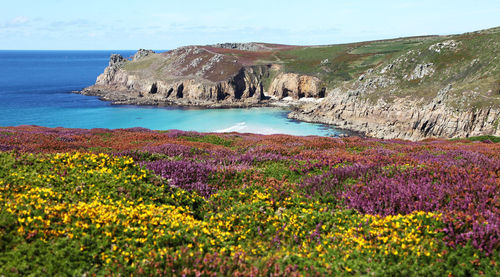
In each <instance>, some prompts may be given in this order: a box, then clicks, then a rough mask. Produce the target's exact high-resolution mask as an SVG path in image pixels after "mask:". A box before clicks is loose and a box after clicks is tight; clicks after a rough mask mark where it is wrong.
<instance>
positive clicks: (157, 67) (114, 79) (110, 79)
mask: <svg viewBox="0 0 500 277" xmlns="http://www.w3.org/2000/svg"><path fill="white" fill-rule="evenodd" d="M228 45H229V46H227V45H224V46H226V47H230V46H231V44H228ZM256 45H257V44H255V43H254V44H252V45H250V46H252V47H254V48H255V47H257V46H256ZM250 46H248V47H250ZM235 47H236V46H235ZM238 47H243V46H242V44H238ZM261 48H263V49H267V48H268V47H266V48H264V46H261ZM220 49H227V48H220ZM212 50H213V47H212V46H211V47H198V46H191V47H182V48H179V49H176V50H173V51H170V52H167V53H161V54H156V53H154V52H152V51H150V50H142V49H141V50H139V51H138V52H137V53H136V54H135V55H134V57H133V59H132V60H131V61H129V60H127V59H125V58H123V57H122V56H120V55H112V56H111V58H110V62H109V65H108V67H107V68H106V69H105V70H104V73H102V74H101V75H99V77H97V81H96V84H95V85H93V86H91V87H89V88H86V89H85V90H83V91H82V93H83V94H88V95H97V96H100V97H101V98H102V99H104V100H109V101H113V102H114V103H118V104H176V105H198V106H215V107H216V106H251V105H259V104H266V103H268V101H266V97H265V96H264V87H263V80H265V79H269V78H270V69H271V67H272V66H273V65H272V64H262V65H245V64H243V63H242V62H240V61H239V60H238V58H237V57H234V56H232V55H224V54H220V53H217V52H214V51H212ZM288 79H290V80H291V81H286V80H288ZM276 82H280V84H281V87H280V91H286V92H287V93H286V94H285V95H284V93H283V92H281V95H282V96H281V97H279V98H283V97H285V96H287V95H288V94H290V96H293V97H294V98H295V99H299V98H302V97H309V96H318V95H319V94H320V93H323V94H324V88H320V86H319V79H318V78H314V77H312V76H306V75H298V74H294V75H293V76H288V75H280V76H279V78H277V79H276V80H275V81H273V84H274V83H276ZM275 87H277V85H275ZM277 91H278V89H277ZM288 92H289V93H288ZM283 95H284V96H283Z"/></svg>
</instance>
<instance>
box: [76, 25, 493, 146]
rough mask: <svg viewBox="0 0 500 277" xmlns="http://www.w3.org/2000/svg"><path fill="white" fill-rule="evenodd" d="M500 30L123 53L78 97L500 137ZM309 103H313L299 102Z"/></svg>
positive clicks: (408, 132) (391, 132) (394, 133)
mask: <svg viewBox="0 0 500 277" xmlns="http://www.w3.org/2000/svg"><path fill="white" fill-rule="evenodd" d="M499 49H500V28H493V29H488V30H483V31H479V32H474V33H466V34H462V35H453V36H427V37H411V38H400V39H392V40H382V41H371V42H361V43H353V44H343V45H327V46H308V47H304V46H288V45H277V44H265V43H222V44H216V45H210V46H187V47H181V48H178V49H175V50H173V51H169V52H165V53H154V52H152V51H150V50H142V49H141V50H139V51H138V52H137V53H136V54H135V55H134V56H133V57H132V58H131V59H130V60H129V59H125V58H123V57H121V56H119V55H113V56H111V58H110V62H109V66H108V67H107V68H106V69H105V70H104V73H103V74H101V75H100V76H99V77H98V78H97V81H96V84H95V85H93V86H91V87H89V88H86V89H84V90H83V91H82V92H81V93H83V94H88V95H97V96H100V97H101V98H102V99H104V100H109V101H113V102H114V103H118V104H145V105H191V106H205V107H247V106H254V105H270V104H282V105H288V104H290V103H293V104H294V105H295V106H294V107H295V108H294V110H293V111H292V112H291V113H290V115H289V117H291V118H295V119H299V120H304V121H313V122H322V123H328V124H334V125H337V126H339V127H342V128H346V129H351V130H354V131H359V132H363V133H366V134H367V135H368V136H375V137H381V138H404V139H412V140H417V139H422V138H426V137H448V138H452V137H467V136H473V135H497V136H499V135H500V127H499V121H500V60H499V59H500V55H499V54H500V53H499ZM302 100H307V101H302Z"/></svg>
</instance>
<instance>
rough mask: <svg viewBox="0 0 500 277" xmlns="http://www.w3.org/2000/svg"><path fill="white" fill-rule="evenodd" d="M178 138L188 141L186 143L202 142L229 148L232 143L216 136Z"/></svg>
mask: <svg viewBox="0 0 500 277" xmlns="http://www.w3.org/2000/svg"><path fill="white" fill-rule="evenodd" d="M180 138H182V139H185V140H188V141H195V142H204V143H210V144H215V145H222V146H225V147H230V146H231V145H232V144H233V142H232V141H231V140H228V139H224V138H221V137H218V136H216V135H206V136H181V137H180Z"/></svg>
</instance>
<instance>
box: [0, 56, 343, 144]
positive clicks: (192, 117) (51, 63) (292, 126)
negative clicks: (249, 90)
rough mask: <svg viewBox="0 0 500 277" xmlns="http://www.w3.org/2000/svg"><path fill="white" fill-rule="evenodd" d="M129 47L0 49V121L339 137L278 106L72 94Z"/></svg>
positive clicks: (5, 123) (4, 123)
mask: <svg viewBox="0 0 500 277" xmlns="http://www.w3.org/2000/svg"><path fill="white" fill-rule="evenodd" d="M113 53H116V54H121V55H122V56H124V57H131V56H132V55H133V54H134V53H135V51H111V50H106V51H27V50H26V51H11V50H0V126H3V127H6V126H18V125H38V126H46V127H66V128H109V129H117V128H131V127H144V128H148V129H153V130H168V129H179V130H185V131H198V132H240V133H259V134H290V135H298V136H307V135H318V136H339V135H340V134H343V133H345V131H342V130H338V129H335V128H333V127H331V126H328V125H324V124H314V123H306V122H299V121H296V120H292V119H288V118H287V114H288V111H287V110H286V109H284V108H245V109H190V108H179V107H156V106H155V107H149V106H133V105H112V104H111V103H109V102H106V101H101V100H99V99H98V98H97V97H94V96H84V95H80V94H76V93H73V92H74V91H78V90H81V89H83V88H85V87H87V86H90V85H92V84H94V82H95V80H96V78H97V76H98V75H99V74H101V73H102V72H103V71H104V68H105V67H106V66H107V65H108V61H109V57H110V55H111V54H113Z"/></svg>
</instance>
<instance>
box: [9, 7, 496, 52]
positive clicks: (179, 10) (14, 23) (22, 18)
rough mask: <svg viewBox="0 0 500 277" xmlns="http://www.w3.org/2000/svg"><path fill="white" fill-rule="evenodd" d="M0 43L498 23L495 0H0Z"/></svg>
mask: <svg viewBox="0 0 500 277" xmlns="http://www.w3.org/2000/svg"><path fill="white" fill-rule="evenodd" d="M0 1H1V2H0V49H3V50H11V49H12V50H64V49H67V50H100V49H102V50H108V49H113V50H119V49H127V50H135V49H139V48H146V49H156V50H160V49H163V50H166V49H173V48H176V47H179V46H184V45H193V44H194V45H205V44H213V43H217V42H252V41H256V42H269V43H282V44H292V45H324V44H337V43H348V42H356V41H366V40H375V39H388V38H396V37H405V36H416V35H432V34H438V35H447V34H457V33H464V32H470V31H476V30H480V29H486V28H491V27H497V26H500V16H499V15H500V1H498V0H475V1H471V0H466V1H462V0H455V1H451V0H431V1H429V0H417V1H408V0H377V1H374V0H297V1H296V0H252V1H244V0H232V1H228V0H203V1H195V0H177V1H170V0H151V1H144V0H142V1H141V0H121V1H111V0H85V1H81V0H43V1H42V0H16V1H11V0H0Z"/></svg>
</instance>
